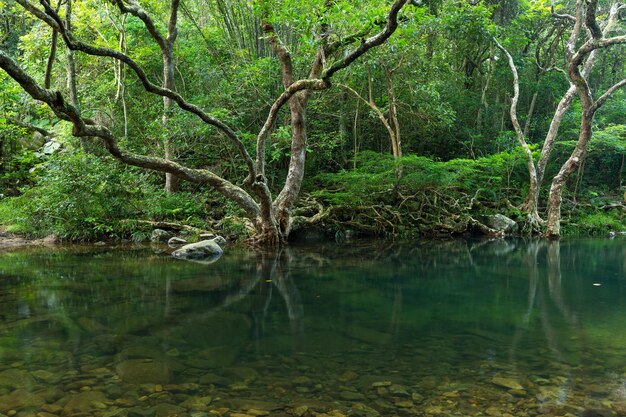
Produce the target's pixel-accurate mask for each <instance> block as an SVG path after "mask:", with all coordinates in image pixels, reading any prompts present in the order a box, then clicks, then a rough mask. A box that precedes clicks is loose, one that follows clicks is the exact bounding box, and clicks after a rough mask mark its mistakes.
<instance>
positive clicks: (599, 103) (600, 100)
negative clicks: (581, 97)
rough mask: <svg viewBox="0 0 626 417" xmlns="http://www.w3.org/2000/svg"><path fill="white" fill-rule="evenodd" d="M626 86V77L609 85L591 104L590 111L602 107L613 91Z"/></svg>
mask: <svg viewBox="0 0 626 417" xmlns="http://www.w3.org/2000/svg"><path fill="white" fill-rule="evenodd" d="M624 86H626V78H625V79H623V80H621V81H620V82H618V83H616V84H614V85H613V86H611V88H609V89H608V90H606V91H605V92H604V94H602V95H601V96H600V97H599V98H598V99H597V100H596V102H595V104H594V105H593V109H592V111H594V112H595V111H597V110H598V109H599V108H600V107H602V106H603V105H604V103H605V102H606V101H607V100H608V99H609V98H610V97H611V96H612V95H613V93H615V92H616V91H617V90H619V89H620V88H622V87H624Z"/></svg>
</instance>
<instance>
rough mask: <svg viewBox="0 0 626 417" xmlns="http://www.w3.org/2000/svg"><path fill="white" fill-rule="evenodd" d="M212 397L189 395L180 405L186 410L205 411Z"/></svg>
mask: <svg viewBox="0 0 626 417" xmlns="http://www.w3.org/2000/svg"><path fill="white" fill-rule="evenodd" d="M211 401H213V398H211V397H195V396H194V397H190V398H188V399H187V400H185V401H184V402H183V403H182V404H181V405H180V406H181V407H185V408H187V409H188V410H193V411H205V410H206V408H207V407H208V406H209V404H211Z"/></svg>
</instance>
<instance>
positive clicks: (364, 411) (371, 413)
mask: <svg viewBox="0 0 626 417" xmlns="http://www.w3.org/2000/svg"><path fill="white" fill-rule="evenodd" d="M351 408H352V409H353V410H354V411H357V412H358V414H357V415H362V416H364V417H380V413H379V412H378V411H377V410H375V409H373V408H372V407H368V406H367V405H365V404H363V403H354V404H352V407H351Z"/></svg>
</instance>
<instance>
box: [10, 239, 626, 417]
mask: <svg viewBox="0 0 626 417" xmlns="http://www.w3.org/2000/svg"><path fill="white" fill-rule="evenodd" d="M0 280H1V284H0V415H17V416H39V417H42V416H43V417H51V416H111V417H112V416H127V417H138V416H139V417H143V416H149V417H153V416H157V417H166V416H179V417H180V416H190V417H202V416H225V417H228V416H232V417H245V416H264V415H270V416H278V417H280V416H299V417H303V416H304V417H307V416H333V417H341V416H366V417H374V416H485V415H487V416H492V417H512V416H515V417H524V416H567V417H572V416H585V417H594V416H605V417H607V416H611V415H626V240H619V239H616V240H608V239H604V240H600V239H598V240H591V239H590V240H571V241H561V242H548V241H528V242H525V241H522V240H497V241H489V240H483V241H466V240H453V241H445V242H433V241H418V242H413V243H410V244H396V243H389V242H378V243H371V242H355V243H349V244H343V245H339V244H328V245H308V246H294V247H290V248H286V249H284V250H282V251H280V252H278V253H254V252H249V251H245V250H242V249H231V250H229V251H227V253H226V254H225V255H223V256H222V257H221V258H220V259H219V260H217V261H216V262H214V263H194V262H188V261H181V260H176V259H173V258H171V257H169V256H168V254H167V253H166V252H165V251H164V248H160V247H153V248H151V247H145V246H144V247H135V246H120V247H69V248H58V249H44V248H35V249H33V248H28V249H21V250H13V251H10V252H2V253H0Z"/></svg>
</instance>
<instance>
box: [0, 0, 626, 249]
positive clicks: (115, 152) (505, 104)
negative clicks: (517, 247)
mask: <svg viewBox="0 0 626 417" xmlns="http://www.w3.org/2000/svg"><path fill="white" fill-rule="evenodd" d="M0 6H1V8H0V68H1V69H2V71H0V225H4V227H5V228H8V229H9V230H10V231H14V232H19V233H23V234H27V235H47V234H56V235H57V236H60V237H62V238H66V239H72V240H83V239H89V240H95V239H103V238H132V239H135V240H141V239H144V238H145V237H146V236H147V235H148V234H149V231H150V230H151V228H152V227H154V226H155V225H158V224H162V225H163V224H165V225H168V226H169V227H174V228H175V227H182V225H186V226H192V229H193V230H198V231H199V230H219V231H220V232H221V233H224V234H227V235H229V236H232V237H253V238H254V240H255V241H257V242H260V243H265V244H276V243H279V242H281V241H284V240H286V239H287V238H289V237H290V236H294V235H297V234H299V233H300V232H302V231H303V230H304V231H306V230H311V229H315V230H321V231H323V232H324V233H327V234H329V235H334V236H336V237H337V238H341V237H344V236H348V235H350V234H357V235H377V236H389V235H393V236H404V237H406V236H413V235H442V234H455V233H464V232H467V231H471V230H472V228H473V227H474V225H475V222H476V220H475V219H477V218H479V217H480V216H481V215H485V214H493V213H502V214H506V215H508V216H509V217H511V218H513V219H514V220H516V221H518V222H519V223H520V224H521V225H522V228H521V230H522V231H523V232H525V233H543V234H545V235H546V236H550V237H558V236H559V235H561V234H563V233H605V232H607V231H609V230H614V231H620V230H626V214H625V208H626V207H625V206H624V205H623V204H622V203H623V197H622V194H623V191H624V189H623V186H622V183H623V170H624V161H625V158H626V111H625V109H626V91H624V89H622V87H623V86H624V85H625V84H626V82H625V81H624V80H625V79H626V59H624V58H625V57H626V54H625V51H626V49H625V46H624V44H626V36H625V33H626V31H625V29H626V23H624V19H626V6H625V5H622V4H620V3H616V2H614V1H610V0H589V1H582V0H578V1H575V0H560V1H558V2H552V3H551V2H550V1H549V0H505V1H495V0H422V1H408V0H396V1H395V2H391V1H383V2H381V1H373V0H372V1H370V0H359V1H352V0H335V1H329V0H325V1H322V0H307V1H291V0H254V1H252V0H208V1H206V0H185V1H180V0H171V2H161V1H154V0H144V1H142V2H141V3H139V2H136V1H134V0H109V1H98V0H58V2H57V1H52V2H50V3H49V2H48V1H47V0H41V2H40V3H35V2H30V1H28V0H2V1H0ZM555 124H556V125H555ZM305 161H306V163H305ZM164 174H165V175H164ZM181 179H182V180H181ZM546 220H547V223H546ZM176 225H180V226H176ZM561 225H563V227H562V228H561Z"/></svg>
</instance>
